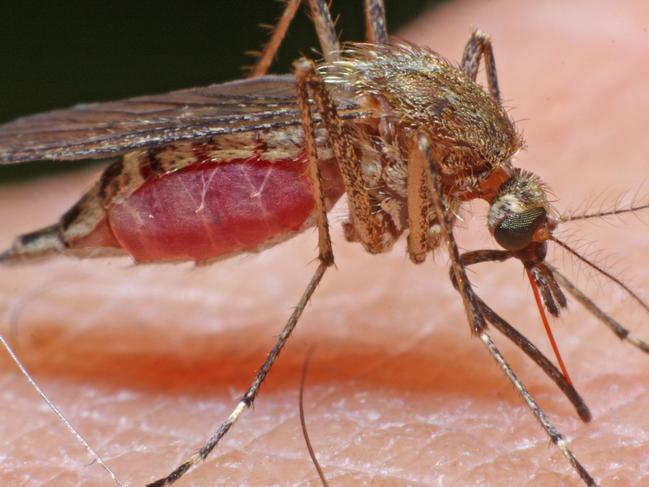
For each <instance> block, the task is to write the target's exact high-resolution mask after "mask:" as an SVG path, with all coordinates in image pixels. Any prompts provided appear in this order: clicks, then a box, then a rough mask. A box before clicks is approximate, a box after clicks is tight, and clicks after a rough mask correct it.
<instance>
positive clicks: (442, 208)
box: [408, 132, 486, 335]
mask: <svg viewBox="0 0 649 487" xmlns="http://www.w3.org/2000/svg"><path fill="white" fill-rule="evenodd" d="M410 154H411V156H410V163H409V164H408V179H411V178H415V179H416V180H419V181H421V182H425V184H426V186H427V187H428V188H430V193H431V195H432V198H431V199H432V203H433V209H434V211H435V215H436V218H437V221H438V222H439V225H440V227H441V228H440V230H441V237H442V240H443V241H445V242H446V243H447V250H448V254H449V257H450V261H451V275H452V276H453V278H454V282H455V283H456V285H457V290H458V291H459V293H460V295H461V296H462V300H463V301H464V309H465V311H466V314H467V320H468V322H469V325H470V326H471V331H472V332H473V333H475V334H476V335H478V334H480V333H481V332H482V331H483V330H484V329H485V328H486V325H485V321H484V317H483V316H482V313H481V312H480V309H479V306H478V302H477V300H476V296H475V294H474V292H473V289H472V288H471V284H470V283H469V278H468V277H467V275H466V270H465V268H464V265H463V264H462V261H461V259H460V251H459V250H458V247H457V243H456V242H455V238H454V236H453V231H452V228H453V224H452V221H451V216H450V215H449V212H448V211H447V208H446V203H445V201H444V199H443V196H442V195H443V189H442V183H441V181H440V179H439V177H438V176H437V174H438V173H437V168H436V167H433V166H435V162H434V161H433V155H432V150H431V144H430V139H429V137H428V135H426V134H425V133H422V132H420V133H417V134H416V135H415V136H414V137H413V139H412V140H411V147H410ZM422 174H423V175H424V176H423V177H422ZM408 189H409V190H411V189H412V188H411V184H408ZM410 196H411V194H408V198H410ZM411 210H412V208H411V207H410V206H409V207H408V211H409V212H410V211H411ZM408 218H409V220H410V221H418V220H420V216H418V215H409V216H408ZM419 231H421V229H419V230H417V232H419ZM417 240H419V239H417ZM411 241H412V239H410V238H409V239H408V245H409V246H410V244H411ZM409 253H410V249H409Z"/></svg>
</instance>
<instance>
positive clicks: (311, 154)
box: [149, 69, 334, 487]
mask: <svg viewBox="0 0 649 487" xmlns="http://www.w3.org/2000/svg"><path fill="white" fill-rule="evenodd" d="M296 78H297V95H298V104H299V108H300V115H301V118H302V126H303V127H304V142H305V148H306V152H307V155H308V161H309V174H310V176H311V184H312V187H313V195H314V199H315V203H316V217H317V225H318V248H319V255H318V259H319V261H320V262H319V265H318V268H317V269H316V271H315V273H314V274H313V277H312V278H311V281H310V282H309V284H308V285H307V287H306V289H305V290H304V292H303V293H302V297H301V298H300V301H299V302H298V304H297V306H296V307H295V309H294V310H293V313H292V314H291V316H290V317H289V319H288V321H287V322H286V324H285V325H284V328H283V329H282V332H281V333H280V335H279V337H278V338H277V341H276V342H275V345H274V346H273V348H272V349H271V351H270V353H269V354H268V356H267V357H266V360H265V361H264V363H263V364H262V366H261V368H260V369H259V371H258V372H257V375H256V376H255V379H254V380H253V382H252V384H251V385H250V387H249V388H248V390H247V391H246V393H245V394H244V395H243V398H242V399H241V400H240V401H239V403H238V404H237V405H236V407H235V408H234V410H233V411H232V412H231V413H230V415H229V416H228V418H227V419H226V420H225V421H224V422H223V423H221V425H220V426H219V428H218V429H217V431H216V432H215V433H214V434H213V435H212V436H211V437H210V438H209V439H208V440H207V442H206V443H205V445H204V446H203V447H202V448H201V449H200V450H198V451H197V452H196V453H194V454H193V455H192V456H191V457H189V458H188V459H187V460H186V461H185V462H183V463H182V464H181V465H180V466H178V467H177V468H176V469H175V470H174V471H173V472H171V473H170V474H169V475H168V476H167V477H164V478H162V479H159V480H157V481H155V482H153V483H151V484H149V487H162V486H165V485H170V484H172V483H173V482H175V481H176V480H178V479H179V478H180V477H182V476H183V475H184V474H185V473H186V472H187V471H188V470H189V469H190V468H192V467H193V466H195V465H197V464H199V463H200V462H202V461H203V460H205V459H206V458H207V456H208V455H209V454H210V452H211V451H212V450H213V449H214V447H216V445H217V444H218V443H219V441H221V438H223V437H224V436H225V434H226V433H227V432H228V431H229V430H230V428H231V427H232V425H233V424H234V423H235V422H236V421H237V419H239V417H240V416H241V415H242V414H243V412H244V411H245V410H246V409H247V408H249V407H250V406H252V404H253V402H254V400H255V397H256V396H257V394H258V392H259V388H260V387H261V385H262V384H263V382H264V380H265V379H266V376H267V375H268V373H269V372H270V369H271V368H272V366H273V364H274V363H275V361H276V360H277V358H278V357H279V354H280V352H281V351H282V349H283V348H284V345H286V342H287V341H288V339H289V337H290V336H291V333H293V330H294V329H295V326H296V325H297V323H298V321H299V319H300V316H301V315H302V312H303V311H304V308H305V307H306V305H307V303H308V302H309V299H311V296H312V295H313V293H314V291H315V290H316V288H317V287H318V284H319V283H320V280H321V279H322V277H323V276H324V274H325V271H326V270H327V268H328V267H330V266H332V265H333V264H334V257H333V250H332V247H331V239H330V236H329V225H328V222H327V208H326V206H325V200H324V195H323V192H322V179H321V176H320V172H319V169H318V154H317V148H316V143H315V127H314V122H313V118H312V116H311V110H310V106H309V96H308V86H307V85H308V83H309V80H308V79H307V77H306V76H305V74H304V72H302V71H300V70H299V69H298V71H297V73H296Z"/></svg>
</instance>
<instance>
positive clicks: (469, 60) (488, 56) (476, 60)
mask: <svg viewBox="0 0 649 487" xmlns="http://www.w3.org/2000/svg"><path fill="white" fill-rule="evenodd" d="M481 57H483V58H484V63H485V68H486V71H487V85H488V87H489V94H490V95H491V96H492V97H493V98H494V100H496V101H497V102H498V103H500V88H499V87H498V76H497V74H496V59H495V58H494V51H493V48H492V47H491V39H490V38H489V36H488V35H487V34H485V33H484V32H481V31H479V30H476V31H474V32H473V33H472V34H471V37H469V40H468V41H467V43H466V46H465V47H464V54H463V55H462V71H463V72H464V74H465V75H467V77H468V78H469V79H471V80H472V81H475V80H476V78H477V77H478V68H480V58H481Z"/></svg>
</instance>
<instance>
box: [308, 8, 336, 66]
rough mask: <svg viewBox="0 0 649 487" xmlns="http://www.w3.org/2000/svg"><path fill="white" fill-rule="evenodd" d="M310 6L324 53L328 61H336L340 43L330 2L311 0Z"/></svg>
mask: <svg viewBox="0 0 649 487" xmlns="http://www.w3.org/2000/svg"><path fill="white" fill-rule="evenodd" d="M309 7H310V11H311V20H313V25H314V26H315V30H316V32H317V34H318V40H319V41H320V48H321V49H322V55H323V56H324V58H325V61H327V62H331V61H335V60H336V59H338V53H339V51H340V43H339V42H338V34H336V26H335V25H334V21H333V20H332V19H331V13H330V12H329V6H328V2H327V0H309Z"/></svg>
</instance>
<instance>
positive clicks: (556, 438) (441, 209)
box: [409, 132, 597, 487]
mask: <svg viewBox="0 0 649 487" xmlns="http://www.w3.org/2000/svg"><path fill="white" fill-rule="evenodd" d="M410 163H411V165H413V166H414V168H413V169H409V174H410V173H411V171H421V170H422V169H424V170H425V171H426V176H427V182H428V186H429V187H430V188H431V193H432V200H433V204H434V205H433V206H434V207H435V213H436V215H437V220H438V221H439V223H440V225H441V227H442V228H441V232H442V238H443V239H444V240H445V241H446V243H447V247H448V253H449V257H450V260H451V275H452V276H453V277H454V281H455V283H456V285H457V289H458V291H459V292H460V294H461V295H462V300H463V301H464V308H465V311H466V314H467V317H468V319H469V324H470V326H471V330H472V331H473V332H474V333H475V334H476V335H478V336H479V337H480V340H481V341H482V343H483V344H484V345H485V347H486V348H487V350H488V351H489V354H490V355H491V356H492V357H493V359H494V360H495V361H496V362H497V363H498V366H499V367H500V368H501V369H502V371H503V372H504V373H505V375H506V376H507V378H508V379H509V380H510V382H511V383H512V384H513V385H514V387H515V388H516V390H517V391H518V393H519V395H520V396H521V397H522V398H523V400H524V401H525V403H526V404H527V407H528V408H529V409H530V410H531V411H532V413H533V414H534V416H535V417H536V419H537V420H538V422H539V423H540V424H541V426H542V427H543V429H544V430H545V432H546V433H547V435H548V436H549V437H550V439H551V440H552V442H553V443H554V444H555V445H557V447H559V449H560V450H561V452H562V453H563V455H564V456H565V457H566V458H567V459H568V461H569V462H570V464H571V465H572V467H573V468H574V469H575V470H576V471H577V473H578V474H579V476H580V477H581V478H582V480H583V481H584V482H585V483H586V485H588V486H589V487H593V486H596V485H597V484H596V482H595V480H594V479H593V478H592V477H591V476H590V474H589V473H588V472H587V471H586V469H585V468H584V467H583V466H582V465H581V463H579V461H578V460H577V458H576V457H575V455H574V454H573V453H572V451H571V450H570V448H569V447H568V443H567V442H566V440H565V439H564V438H563V436H562V435H561V434H560V433H559V431H558V430H557V429H556V428H555V427H554V425H553V424H552V423H551V422H550V420H549V419H548V418H547V416H546V415H545V413H544V412H543V410H542V409H541V408H540V407H539V405H538V404H537V403H536V400H535V399H534V398H533V397H532V396H531V394H530V393H529V392H528V390H527V388H526V387H525V386H524V385H523V383H522V382H521V381H520V379H519V378H518V377H517V376H516V374H515V373H514V371H513V370H512V368H511V366H510V365H509V364H508V363H507V361H506V360H505V358H504V357H503V356H502V354H501V353H500V351H499V350H498V348H497V347H496V345H495V344H494V343H493V341H492V340H491V337H490V336H489V334H488V333H487V330H486V324H485V318H484V315H483V312H482V307H481V305H480V301H479V299H478V297H477V296H476V295H475V294H474V292H473V290H472V289H471V284H470V282H469V280H468V278H467V275H466V270H465V267H464V265H463V264H462V261H461V258H460V253H459V250H458V247H457V243H456V242H455V238H454V237H453V231H452V226H451V220H450V216H449V214H448V212H447V211H446V209H445V202H444V199H443V192H442V183H441V178H440V176H439V170H438V168H437V163H436V161H435V160H434V157H433V151H432V147H431V142H430V138H429V136H428V135H427V134H425V133H422V132H419V133H417V134H416V135H415V136H414V137H413V140H412V144H411V157H410Z"/></svg>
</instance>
